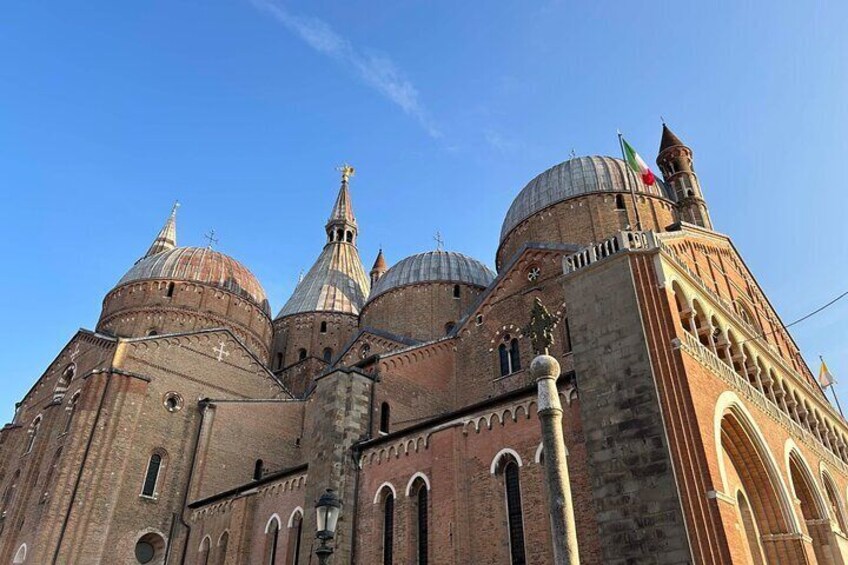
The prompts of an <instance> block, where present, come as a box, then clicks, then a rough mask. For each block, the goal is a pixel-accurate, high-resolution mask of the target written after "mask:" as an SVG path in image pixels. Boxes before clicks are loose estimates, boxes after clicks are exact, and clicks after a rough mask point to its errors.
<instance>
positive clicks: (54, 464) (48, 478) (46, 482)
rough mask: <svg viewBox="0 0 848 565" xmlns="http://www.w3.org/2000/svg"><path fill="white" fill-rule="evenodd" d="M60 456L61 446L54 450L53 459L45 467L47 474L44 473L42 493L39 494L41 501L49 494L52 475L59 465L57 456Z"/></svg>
mask: <svg viewBox="0 0 848 565" xmlns="http://www.w3.org/2000/svg"><path fill="white" fill-rule="evenodd" d="M60 457H62V448H61V447H60V448H59V449H57V450H56V453H55V454H54V455H53V460H52V461H51V462H50V466H49V467H48V468H47V474H46V475H44V493H43V494H42V495H41V502H44V501H45V500H47V498H48V497H49V496H50V487H51V485H52V484H53V476H54V475H55V474H56V467H58V466H59V458H60Z"/></svg>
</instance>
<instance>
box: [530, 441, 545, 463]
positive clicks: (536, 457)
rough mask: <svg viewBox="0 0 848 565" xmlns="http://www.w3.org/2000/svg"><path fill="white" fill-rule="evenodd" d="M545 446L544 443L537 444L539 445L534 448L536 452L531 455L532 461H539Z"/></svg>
mask: <svg viewBox="0 0 848 565" xmlns="http://www.w3.org/2000/svg"><path fill="white" fill-rule="evenodd" d="M544 452H545V446H544V444H541V443H540V444H539V447H537V448H536V454H535V455H534V456H533V462H535V463H541V462H542V457H544Z"/></svg>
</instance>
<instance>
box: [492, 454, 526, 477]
mask: <svg viewBox="0 0 848 565" xmlns="http://www.w3.org/2000/svg"><path fill="white" fill-rule="evenodd" d="M508 455H511V456H512V457H513V459H515V462H516V463H518V466H519V467H523V466H524V463H522V461H521V456H520V455H519V454H518V452H517V451H515V450H514V449H510V448H509V447H505V448H503V449H501V450H500V451H498V453H497V455H495V457H494V458H493V459H492V465H491V467H490V468H489V472H490V473H491V474H492V475H494V474H496V473H497V472H498V468H499V467H500V466H501V460H502V459H503V458H504V456H508Z"/></svg>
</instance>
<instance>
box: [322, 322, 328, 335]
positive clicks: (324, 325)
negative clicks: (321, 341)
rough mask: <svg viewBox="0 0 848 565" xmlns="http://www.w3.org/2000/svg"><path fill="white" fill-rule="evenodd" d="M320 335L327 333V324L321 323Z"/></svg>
mask: <svg viewBox="0 0 848 565" xmlns="http://www.w3.org/2000/svg"><path fill="white" fill-rule="evenodd" d="M321 333H322V334H325V333H327V322H321Z"/></svg>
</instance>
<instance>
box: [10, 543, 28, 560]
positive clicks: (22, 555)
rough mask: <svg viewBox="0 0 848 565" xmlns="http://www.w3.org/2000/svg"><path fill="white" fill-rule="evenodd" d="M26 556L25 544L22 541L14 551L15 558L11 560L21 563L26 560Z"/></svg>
mask: <svg viewBox="0 0 848 565" xmlns="http://www.w3.org/2000/svg"><path fill="white" fill-rule="evenodd" d="M26 557H27V544H25V543H22V544H21V546H20V547H19V548H18V551H17V552H16V553H15V558H14V559H13V560H12V563H13V564H17V563H23V562H25V561H26Z"/></svg>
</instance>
